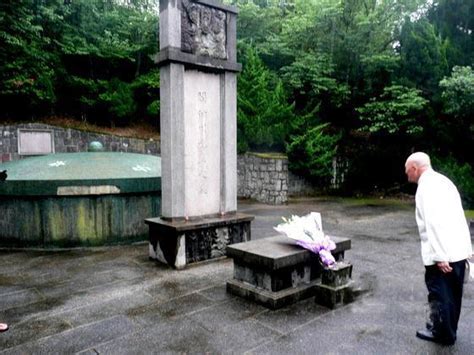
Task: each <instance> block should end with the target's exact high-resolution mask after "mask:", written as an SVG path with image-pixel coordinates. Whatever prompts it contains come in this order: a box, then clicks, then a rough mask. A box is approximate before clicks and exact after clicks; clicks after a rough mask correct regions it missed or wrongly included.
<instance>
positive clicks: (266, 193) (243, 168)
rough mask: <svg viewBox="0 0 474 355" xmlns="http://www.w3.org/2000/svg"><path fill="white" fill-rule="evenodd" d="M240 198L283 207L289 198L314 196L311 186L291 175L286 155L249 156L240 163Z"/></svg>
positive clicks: (239, 161) (246, 155)
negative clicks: (293, 196) (291, 196)
mask: <svg viewBox="0 0 474 355" xmlns="http://www.w3.org/2000/svg"><path fill="white" fill-rule="evenodd" d="M237 173H238V183H237V195H238V196H239V197H243V198H252V199H255V200H257V201H260V202H263V203H268V204H274V205H279V204H284V203H287V201H288V196H289V195H305V194H311V193H313V192H314V189H313V188H312V187H311V185H310V184H309V183H308V182H307V181H305V180H304V179H302V178H300V177H299V176H297V175H295V174H292V173H291V172H289V171H288V158H287V157H286V156H285V155H277V154H259V153H246V154H244V155H239V156H238V159H237Z"/></svg>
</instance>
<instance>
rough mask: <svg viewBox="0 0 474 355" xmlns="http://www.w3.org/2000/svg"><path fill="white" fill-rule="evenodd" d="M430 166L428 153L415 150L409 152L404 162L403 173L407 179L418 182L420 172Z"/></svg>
mask: <svg viewBox="0 0 474 355" xmlns="http://www.w3.org/2000/svg"><path fill="white" fill-rule="evenodd" d="M430 168H431V160H430V157H429V155H428V154H426V153H423V152H416V153H413V154H411V155H410V156H409V157H408V159H407V161H406V163H405V173H406V174H407V176H408V181H410V182H418V179H419V178H420V176H421V174H423V173H424V172H425V171H426V170H428V169H430Z"/></svg>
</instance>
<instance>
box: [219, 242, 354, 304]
mask: <svg viewBox="0 0 474 355" xmlns="http://www.w3.org/2000/svg"><path fill="white" fill-rule="evenodd" d="M331 239H333V240H334V242H335V243H336V249H335V250H333V251H332V254H333V255H334V257H335V258H336V260H337V261H342V260H343V258H344V252H345V251H346V250H348V249H350V247H351V241H350V239H348V238H340V237H331ZM227 256H229V257H231V258H233V259H234V278H233V279H232V280H229V281H228V282H227V291H228V292H229V293H232V294H235V295H238V296H241V297H243V298H246V299H249V300H251V301H255V302H257V303H260V304H262V305H264V306H266V307H268V308H271V309H277V308H281V307H283V306H286V305H289V304H292V303H295V302H297V301H299V300H302V299H304V298H308V297H312V296H315V295H316V294H317V292H318V289H321V287H320V285H321V280H322V275H323V270H324V269H323V267H322V265H321V264H320V262H319V257H318V256H317V255H315V254H314V253H312V252H310V251H308V250H306V249H303V248H301V247H300V246H298V245H296V244H295V243H294V242H293V241H292V240H291V239H289V238H287V237H285V236H275V237H270V238H265V239H259V240H254V241H251V242H247V243H238V244H234V245H231V246H229V247H227ZM347 274H348V273H347V270H346V275H347ZM349 277H350V273H349ZM333 279H334V280H338V281H337V282H339V283H341V282H342V280H343V279H344V277H342V275H338V276H334V277H333ZM331 285H332V284H331ZM329 287H332V286H329ZM339 287H344V286H339ZM322 289H324V291H321V294H323V292H324V296H325V297H326V294H328V293H329V295H330V296H332V294H333V293H334V292H333V291H335V292H336V293H338V292H339V293H340V290H339V289H337V290H332V289H327V288H326V287H325V286H324V287H323V288H322ZM330 296H327V297H328V298H329V299H330V300H331V299H332V298H331V297H330ZM333 298H334V297H333ZM340 298H341V297H338V296H337V295H336V299H337V300H339V299H340ZM323 301H324V303H325V304H327V305H329V304H330V303H329V302H327V301H326V298H324V300H323Z"/></svg>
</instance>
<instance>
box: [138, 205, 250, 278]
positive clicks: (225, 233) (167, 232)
mask: <svg viewBox="0 0 474 355" xmlns="http://www.w3.org/2000/svg"><path fill="white" fill-rule="evenodd" d="M253 218H254V217H253V216H250V215H246V214H243V213H234V214H230V215H225V216H219V217H201V218H197V219H195V220H190V221H186V220H183V219H181V220H175V221H172V220H171V221H170V220H166V219H163V218H149V219H146V220H145V223H146V224H148V226H149V236H150V254H149V255H150V258H152V259H156V260H158V261H160V262H163V263H165V264H168V265H170V266H172V267H175V268H177V269H182V268H184V267H185V266H186V265H188V264H190V263H194V262H198V261H203V260H208V259H214V258H219V257H222V256H225V253H226V247H227V245H229V244H233V243H240V242H246V241H249V240H250V222H251V221H252V220H253Z"/></svg>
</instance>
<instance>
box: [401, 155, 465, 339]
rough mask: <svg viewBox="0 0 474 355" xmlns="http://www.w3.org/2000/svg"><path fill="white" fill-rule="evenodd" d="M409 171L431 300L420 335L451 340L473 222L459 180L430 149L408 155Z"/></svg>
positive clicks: (459, 304) (456, 323)
mask: <svg viewBox="0 0 474 355" xmlns="http://www.w3.org/2000/svg"><path fill="white" fill-rule="evenodd" d="M405 173H406V174H407V176H408V181H410V182H414V183H417V184H418V188H417V191H416V197H415V200H416V223H417V225H418V231H419V234H420V239H421V256H422V259H423V264H424V265H425V282H426V287H427V288H428V303H429V305H430V322H428V323H427V324H426V329H423V330H419V331H417V332H416V336H417V337H418V338H421V339H423V340H428V341H433V342H436V343H440V344H444V345H452V344H454V342H455V341H456V331H457V328H458V321H459V315H460V313H461V300H462V293H463V281H464V273H465V270H466V259H468V258H470V257H471V254H472V245H471V236H470V232H469V227H468V225H467V221H466V217H465V215H464V211H463V208H462V204H461V198H460V196H459V192H458V190H457V189H456V186H454V184H453V183H452V182H451V180H449V179H448V178H447V177H446V176H444V175H441V174H439V173H437V172H436V171H434V170H433V169H432V168H431V162H430V157H429V156H428V155H427V154H425V153H422V152H417V153H413V154H412V155H410V156H409V157H408V159H407V161H406V163H405Z"/></svg>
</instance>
